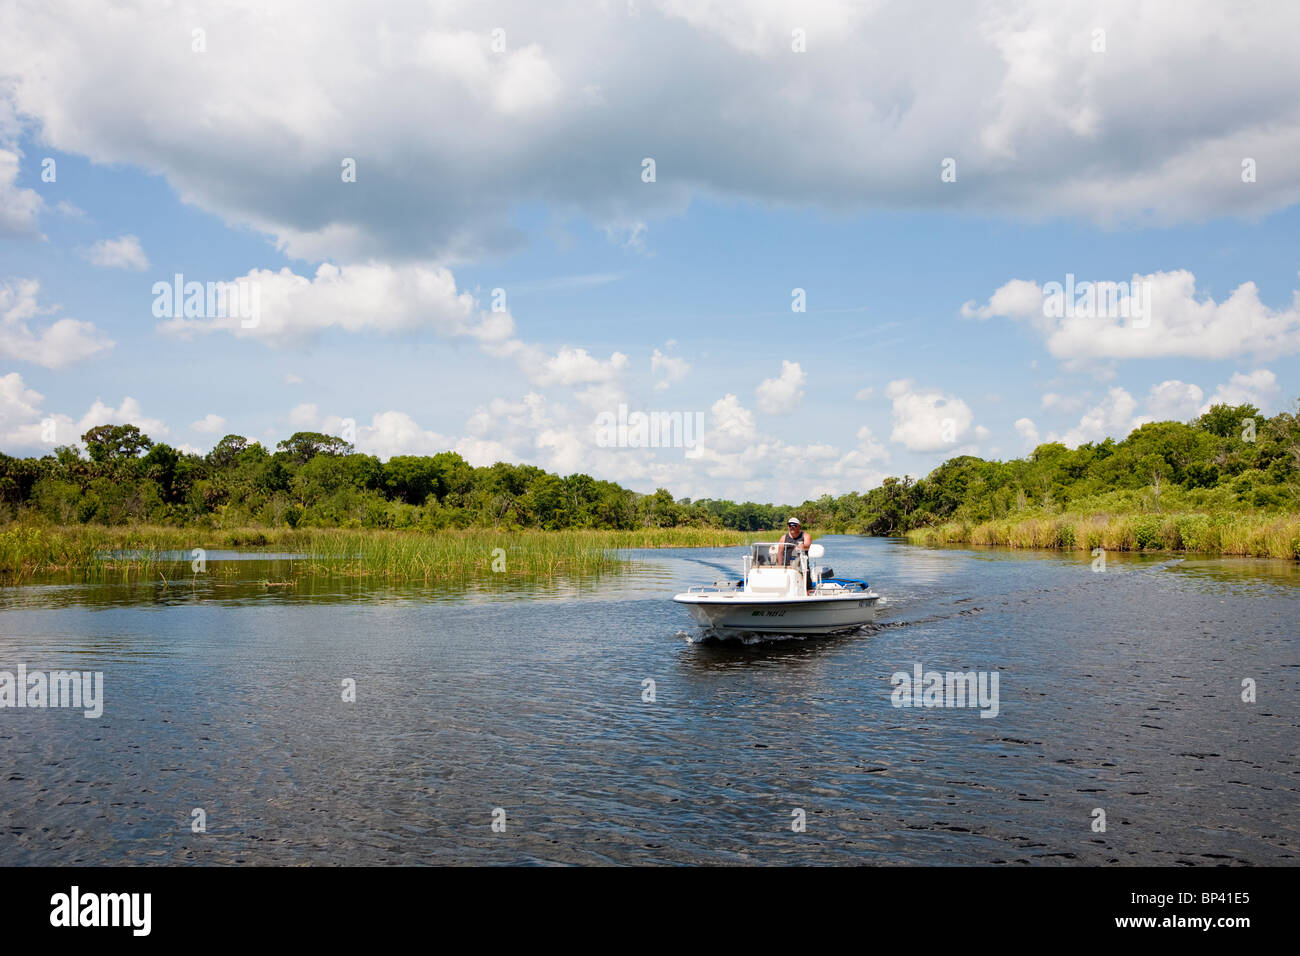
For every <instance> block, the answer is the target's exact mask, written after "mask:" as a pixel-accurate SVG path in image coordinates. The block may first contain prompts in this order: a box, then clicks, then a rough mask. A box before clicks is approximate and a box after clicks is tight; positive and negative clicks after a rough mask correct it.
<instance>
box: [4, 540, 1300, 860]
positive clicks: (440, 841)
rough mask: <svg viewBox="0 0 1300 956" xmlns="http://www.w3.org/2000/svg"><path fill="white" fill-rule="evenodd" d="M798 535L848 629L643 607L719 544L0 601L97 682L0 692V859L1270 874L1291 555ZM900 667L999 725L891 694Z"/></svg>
mask: <svg viewBox="0 0 1300 956" xmlns="http://www.w3.org/2000/svg"><path fill="white" fill-rule="evenodd" d="M818 540H819V541H821V543H823V544H824V545H825V546H826V549H827V556H826V561H827V563H830V564H833V565H834V567H835V568H836V570H837V572H838V573H840V574H841V575H853V576H862V577H867V578H869V579H870V581H871V583H872V585H873V586H874V587H875V589H876V590H877V591H878V592H879V593H881V594H882V595H885V596H886V597H887V599H888V603H887V605H886V608H885V610H884V612H883V613H882V615H881V620H880V622H879V623H877V624H876V625H874V626H871V627H869V628H866V629H863V630H861V631H859V632H856V633H854V634H850V635H846V636H839V637H831V638H809V639H790V640H783V641H770V642H764V643H761V644H751V645H746V644H742V643H737V642H727V643H715V642H706V641H701V640H700V639H699V638H700V636H701V635H700V634H699V633H698V632H697V631H696V630H695V629H694V628H693V626H692V625H691V624H690V621H689V617H688V615H687V613H686V611H685V610H684V609H683V608H681V607H679V606H677V605H674V604H673V603H672V602H671V601H670V600H669V598H670V597H671V595H672V594H673V593H674V592H676V591H679V590H684V589H685V588H686V587H687V586H688V585H691V584H700V583H709V582H711V581H712V580H714V579H715V578H719V577H722V572H721V571H719V570H717V569H716V568H715V567H714V566H717V567H722V568H731V567H733V566H734V567H735V568H736V569H738V566H739V555H740V554H741V550H740V549H739V548H731V549H697V550H680V551H636V552H630V555H631V557H632V558H633V559H634V562H635V563H634V565H633V566H632V567H631V568H630V569H629V570H627V571H625V572H622V573H617V574H611V575H606V576H603V577H601V578H600V579H598V580H587V581H581V580H559V581H551V582H547V583H545V584H535V585H528V586H525V585H511V584H508V583H505V582H501V583H493V582H489V584H488V585H487V586H483V587H479V588H476V589H473V590H468V591H467V590H465V589H441V590H434V589H429V588H425V587H423V586H418V587H417V586H400V587H391V586H384V585H376V584H373V583H366V582H360V581H356V580H350V579H335V578H331V579H323V578H311V579H299V580H298V581H297V583H296V584H295V583H293V582H292V581H291V580H290V579H289V577H288V576H287V575H286V574H285V568H286V564H285V562H283V561H276V562H271V561H238V562H235V561H229V560H224V561H223V560H222V556H221V555H215V556H213V555H210V556H209V565H210V568H211V569H212V571H211V573H205V574H199V575H194V574H192V573H191V572H190V571H189V568H188V566H187V565H185V564H178V565H177V566H176V567H177V570H176V573H175V574H174V575H171V576H169V577H170V579H169V580H168V581H166V582H164V581H163V580H161V579H159V580H158V581H156V582H146V583H135V584H94V585H90V584H76V583H64V582H60V581H58V580H53V579H51V580H47V581H38V582H33V583H25V584H20V585H12V586H7V587H4V588H0V670H4V671H10V672H15V671H16V668H17V667H18V666H19V665H23V666H24V667H25V668H26V669H27V670H28V672H29V673H31V672H41V671H44V672H49V671H55V670H78V671H86V672H99V673H102V675H103V685H102V686H103V701H102V706H103V713H102V715H101V716H99V717H98V718H94V719H87V718H86V717H85V716H83V711H82V710H78V709H74V708H52V707H46V708H32V707H29V708H21V709H20V708H4V709H0V761H2V763H0V780H3V781H4V785H3V796H2V797H0V864H6V865H12V864H63V863H88V864H238V863H247V864H304V863H305V864H426V863H428V864H507V863H508V864H548V865H549V864H610V863H614V864H627V863H635V864H753V863H770V864H902V863H916V864H1008V865H1014V864H1043V863H1048V864H1067V865H1068V864H1121V865H1123V864H1156V865H1160V864H1171V865H1174V864H1176V865H1208V864H1221V863H1222V864H1292V865H1293V864H1295V863H1296V861H1297V858H1296V853H1297V847H1300V830H1298V827H1297V820H1296V812H1295V811H1296V806H1297V802H1298V801H1297V797H1298V796H1300V762H1298V760H1297V750H1300V748H1298V747H1297V741H1298V740H1300V733H1298V732H1297V731H1298V729H1300V703H1298V702H1300V648H1298V644H1300V641H1298V640H1297V622H1298V621H1300V568H1297V566H1296V565H1294V564H1292V563H1288V562H1271V561H1247V560H1231V559H1207V558H1187V559H1178V558H1173V557H1168V556H1164V557H1127V558H1125V557H1121V556H1115V555H1111V556H1108V560H1107V562H1106V566H1105V570H1104V571H1101V572H1100V573H1099V572H1097V571H1094V570H1093V561H1092V559H1091V558H1090V557H1088V556H1084V555H1083V554H1082V553H1079V554H1051V553H1029V552H1008V551H997V550H981V549H972V548H951V549H932V548H922V547H918V546H915V545H911V544H908V543H906V542H903V541H897V540H889V539H872V538H856V537H834V536H832V537H826V538H819V539H818ZM225 557H226V558H230V557H233V556H225ZM918 667H919V668H920V669H921V671H922V672H928V671H938V672H941V673H944V672H949V671H953V672H963V673H964V672H971V671H974V672H977V673H980V674H983V675H985V676H991V675H994V674H996V678H997V683H996V686H997V690H998V701H997V707H996V716H993V715H992V713H991V711H990V709H989V708H987V707H986V708H984V709H983V711H981V709H980V708H977V707H969V706H968V707H942V706H935V707H910V708H909V707H899V706H895V704H896V703H897V702H898V695H897V694H895V684H896V681H895V680H893V679H892V678H893V675H895V674H896V673H900V672H901V673H908V674H910V673H913V672H914V671H915V670H916V669H917V668H918ZM347 682H355V683H354V685H351V686H354V687H355V701H348V700H345V699H344V697H345V696H346V694H347V690H348V686H349V685H348V684H347ZM650 682H653V683H652V684H651V683H650ZM1252 688H1253V699H1250V698H1251V697H1252V695H1251V693H1249V691H1250V690H1251V689H1252ZM1243 696H1244V697H1246V698H1247V699H1243ZM651 697H652V698H653V699H650V698H651ZM982 713H984V714H987V715H988V716H982V715H981V714H982ZM196 811H200V812H196ZM199 823H202V825H203V826H202V828H201V829H200V827H199ZM494 824H495V825H494ZM196 831H198V832H196Z"/></svg>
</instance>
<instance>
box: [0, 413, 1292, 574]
mask: <svg viewBox="0 0 1300 956" xmlns="http://www.w3.org/2000/svg"><path fill="white" fill-rule="evenodd" d="M1298 407H1300V405H1298ZM791 513H794V514H798V515H799V516H800V517H801V518H802V519H803V521H804V526H805V527H806V528H809V529H810V530H811V531H812V532H813V534H814V535H824V534H833V533H841V534H866V535H878V536H896V537H905V538H907V539H908V540H910V541H914V542H917V543H921V544H935V545H937V544H975V545H995V546H999V547H1008V548H1047V549H1058V550H1084V549H1086V550H1089V551H1091V550H1092V549H1094V548H1105V549H1106V550H1111V551H1171V552H1199V553H1208V554H1224V555H1242V556H1251V557H1270V558H1286V559H1291V560H1296V559H1300V415H1298V414H1296V413H1289V412H1281V413H1279V414H1277V415H1275V416H1273V417H1271V418H1270V417H1267V416H1263V415H1261V414H1260V411H1259V409H1258V408H1256V407H1255V406H1253V405H1237V406H1229V405H1215V406H1213V407H1211V408H1210V409H1208V410H1207V411H1206V412H1205V413H1204V414H1202V415H1200V416H1199V417H1198V418H1196V419H1194V420H1192V421H1189V422H1186V423H1182V422H1172V421H1167V422H1149V423H1147V424H1143V425H1141V426H1140V427H1139V428H1136V429H1134V430H1133V431H1132V432H1131V433H1130V434H1129V436H1128V437H1127V438H1125V439H1124V440H1122V441H1118V442H1117V441H1115V440H1113V439H1109V438H1108V439H1106V440H1104V441H1101V442H1087V443H1083V444H1080V445H1078V446H1077V447H1075V448H1067V447H1066V446H1065V445H1064V444H1062V443H1060V442H1047V443H1044V444H1040V445H1038V446H1037V447H1036V448H1035V449H1034V450H1033V451H1032V452H1031V453H1030V454H1028V455H1026V456H1025V457H1024V458H1017V459H1011V460H1008V461H986V460H984V459H981V458H976V457H973V456H970V455H962V456H958V457H956V458H952V459H949V460H948V461H946V462H944V463H943V464H942V465H940V466H939V467H938V468H935V469H934V470H933V471H932V472H930V474H929V475H927V476H926V477H924V478H920V479H913V478H912V477H911V476H907V475H905V476H904V477H903V478H901V479H900V478H895V477H887V478H885V479H884V480H883V482H882V483H881V484H880V485H879V486H878V487H875V488H872V489H871V490H869V491H867V492H866V493H865V494H863V493H859V492H856V491H853V492H849V493H847V494H844V495H840V496H839V497H833V496H831V495H823V496H822V497H820V498H817V499H815V500H807V501H804V502H803V503H802V504H798V505H789V504H783V505H775V504H757V503H754V502H743V503H737V502H733V501H727V500H722V499H697V500H694V501H692V500H691V499H689V498H680V499H677V498H674V497H673V496H672V494H671V493H670V492H669V491H668V490H667V489H664V488H659V489H657V490H656V491H655V492H654V493H652V494H640V493H637V492H634V491H631V490H629V489H627V488H623V487H622V486H620V485H618V484H615V483H613V482H609V481H601V480H597V479H595V478H592V477H591V476H589V475H585V474H573V475H568V476H560V475H555V474H551V473H549V472H546V471H544V470H543V469H541V468H538V467H535V466H532V465H514V464H510V463H508V462H497V463H496V464H493V465H490V466H484V467H474V466H471V465H470V464H469V463H468V462H466V461H465V460H464V459H463V458H461V456H460V455H458V454H456V453H455V452H450V451H448V452H442V453H440V454H437V455H433V456H414V455H398V456H394V457H392V458H390V459H388V460H387V461H380V460H379V459H378V458H376V457H375V456H373V455H365V454H360V453H358V452H356V450H355V449H354V448H353V446H352V445H351V444H350V443H349V442H347V441H345V440H344V439H342V438H339V437H336V436H331V435H325V434H320V433H316V432H298V433H296V434H294V435H292V436H290V437H289V438H288V439H286V440H284V441H282V442H279V443H278V444H277V445H276V448H275V451H270V450H268V449H267V448H266V447H264V446H263V445H262V444H260V443H259V442H256V441H251V440H249V439H247V438H244V437H243V436H240V435H227V436H225V437H224V438H222V439H221V441H219V442H218V443H217V445H216V446H215V447H214V448H213V449H212V450H211V451H210V452H208V453H207V454H206V455H200V454H197V453H189V452H183V451H180V450H177V449H175V448H172V447H170V446H168V445H166V444H162V443H155V442H154V441H153V440H152V439H150V438H149V437H148V436H147V435H144V434H142V433H141V432H140V430H139V429H138V428H137V427H136V426H134V425H99V426H96V427H95V428H92V429H90V430H89V431H87V432H86V433H85V434H84V435H82V436H81V444H80V445H64V446H58V447H56V448H54V449H53V451H52V453H51V454H47V455H44V456H42V457H40V458H13V457H10V456H8V455H5V454H2V453H0V578H4V579H15V578H19V579H21V578H26V577H31V576H34V575H39V574H45V573H64V572H70V573H76V574H83V575H104V574H109V573H122V574H126V575H128V576H129V575H132V574H139V573H147V574H152V573H153V572H152V567H153V565H159V566H160V567H159V573H160V574H161V573H164V570H163V569H162V567H161V566H162V565H164V564H166V565H168V566H169V567H170V568H172V569H175V567H176V563H177V559H176V556H175V555H172V556H170V557H168V558H165V559H164V558H162V557H161V556H160V554H159V553H160V552H177V551H185V552H192V551H193V549H195V548H201V549H205V550H222V549H253V550H262V551H266V552H268V553H269V552H281V553H284V552H291V553H293V554H295V555H299V556H300V557H296V558H295V559H294V561H293V569H292V571H291V573H293V574H302V573H309V572H310V573H319V574H345V575H352V576H357V577H364V576H377V577H386V578H394V579H414V580H426V581H435V580H454V579H465V578H469V577H476V576H479V575H490V576H494V577H495V576H499V575H505V576H506V577H517V576H540V575H551V574H567V573H601V572H603V571H613V570H617V569H620V568H622V567H624V566H625V565H626V562H625V561H624V560H623V559H622V558H620V556H619V555H618V554H617V552H618V551H619V550H621V549H624V548H665V547H716V546H722V545H732V544H744V543H747V542H749V541H751V540H754V539H755V537H756V535H757V534H759V533H764V534H768V535H771V534H774V533H779V531H780V530H782V529H783V526H784V523H785V518H786V516H787V515H789V514H791Z"/></svg>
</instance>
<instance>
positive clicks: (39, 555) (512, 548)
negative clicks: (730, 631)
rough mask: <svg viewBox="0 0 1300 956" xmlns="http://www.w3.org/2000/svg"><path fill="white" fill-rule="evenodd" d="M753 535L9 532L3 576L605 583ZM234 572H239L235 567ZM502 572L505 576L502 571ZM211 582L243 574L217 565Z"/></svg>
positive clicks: (0, 547) (23, 527) (692, 531)
mask: <svg viewBox="0 0 1300 956" xmlns="http://www.w3.org/2000/svg"><path fill="white" fill-rule="evenodd" d="M749 537H750V535H749V534H747V533H745V532H739V531H726V530H717V529H711V528H646V529H642V530H636V531H585V530H584V531H536V530H525V531H493V530H490V529H468V530H463V531H446V532H440V533H437V534H422V533H419V532H408V531H370V530H351V529H325V528H299V529H291V528H282V529H257V528H241V529H223V530H205V529H197V528H194V529H191V528H165V527H154V526H144V525H142V526H126V527H111V528H110V527H102V526H96V525H76V526H42V525H35V524H11V525H8V526H6V527H4V528H0V575H3V576H4V577H6V578H9V579H11V580H12V579H22V578H26V577H31V576H33V575H38V574H49V573H56V572H61V573H73V574H75V575H77V576H79V577H83V578H86V579H106V578H112V577H115V576H121V577H123V578H125V579H133V578H139V577H147V578H162V579H167V578H174V577H175V576H176V575H180V576H190V574H191V572H190V569H189V567H188V566H187V564H188V558H187V559H186V560H185V561H178V560H175V559H174V558H173V557H171V556H168V555H167V554H166V552H184V553H185V554H187V555H188V554H189V553H190V552H191V551H192V550H193V549H194V548H203V549H205V550H209V551H214V550H223V549H234V550H242V551H261V550H265V551H268V552H290V553H293V554H296V555H301V557H300V558H298V559H295V560H293V561H291V562H289V565H290V571H289V573H290V574H292V575H295V576H297V575H308V574H309V575H345V576H349V577H358V578H361V577H374V578H383V579H391V580H417V581H418V580H422V581H439V582H447V581H455V580H470V579H477V578H482V577H505V578H521V577H522V578H527V577H546V576H552V575H558V574H577V575H598V574H604V573H612V572H617V571H620V570H622V569H623V568H625V567H626V566H627V564H628V562H627V560H626V559H624V558H622V557H621V556H620V555H619V554H618V553H617V552H619V551H621V550H624V549H628V548H683V547H719V546H725V545H733V544H741V543H743V542H745V541H746V540H748V538H749ZM231 564H233V562H232V563H231ZM494 564H495V568H494ZM209 572H210V573H217V574H220V573H237V569H235V568H233V567H229V566H226V565H223V564H222V563H221V562H219V561H217V562H214V563H212V564H210V565H209Z"/></svg>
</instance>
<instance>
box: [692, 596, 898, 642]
mask: <svg viewBox="0 0 1300 956" xmlns="http://www.w3.org/2000/svg"><path fill="white" fill-rule="evenodd" d="M673 600H674V601H676V602H677V603H678V604H684V605H686V608H687V609H688V610H689V611H690V612H691V616H692V617H694V618H695V620H696V622H697V623H698V624H699V625H700V626H701V627H705V628H708V629H709V630H711V631H715V632H717V633H719V634H814V635H820V634H839V633H842V632H845V631H851V630H854V629H855V628H859V627H861V626H862V625H863V624H870V623H871V622H872V621H874V620H875V619H876V602H877V601H879V600H880V598H879V596H878V595H875V594H871V595H865V596H864V595H860V594H854V595H843V596H841V595H836V596H833V597H809V598H804V599H797V598H796V599H787V600H780V599H772V598H764V599H756V598H754V597H752V596H750V595H746V594H744V593H743V592H737V593H735V594H733V595H727V594H691V593H687V594H679V595H677V596H676V597H675V598H673Z"/></svg>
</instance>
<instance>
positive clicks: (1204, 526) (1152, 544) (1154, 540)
mask: <svg viewBox="0 0 1300 956" xmlns="http://www.w3.org/2000/svg"><path fill="white" fill-rule="evenodd" d="M907 537H908V539H909V540H911V541H915V542H917V543H919V544H981V545H996V546H999V547H1004V548H1034V549H1056V550H1086V551H1092V549H1094V548H1105V549H1106V550H1107V551H1177V552H1198V553H1206V554H1225V555H1240V556H1244V557H1255V558H1291V559H1300V516H1297V515H1275V514H1233V513H1219V514H1155V513H1147V514H1120V515H1112V514H1061V515H1042V516H1028V517H1021V518H1004V519H998V520H993V521H981V522H960V521H954V522H948V523H946V524H938V525H932V526H930V527H926V528H914V529H912V530H911V531H909V532H907Z"/></svg>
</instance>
